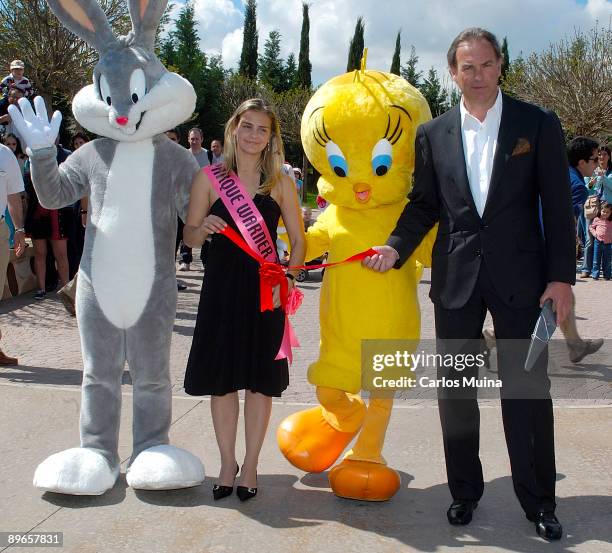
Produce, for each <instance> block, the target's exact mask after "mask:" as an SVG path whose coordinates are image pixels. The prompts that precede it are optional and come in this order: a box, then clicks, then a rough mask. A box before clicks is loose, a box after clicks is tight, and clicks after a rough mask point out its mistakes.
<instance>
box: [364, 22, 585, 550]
mask: <svg viewBox="0 0 612 553" xmlns="http://www.w3.org/2000/svg"><path fill="white" fill-rule="evenodd" d="M501 63H502V61H501V52H500V48H499V44H498V42H497V40H496V38H495V37H494V36H493V35H492V34H491V33H489V32H488V31H485V30H483V29H466V30H465V31H463V32H462V33H460V34H459V36H458V37H457V38H456V39H455V40H454V41H453V43H452V45H451V47H450V49H449V52H448V64H449V69H450V72H451V75H452V78H453V80H454V81H455V83H456V84H457V85H458V87H459V88H460V89H461V91H462V101H461V102H460V104H459V105H458V106H456V107H455V108H453V109H452V110H450V111H448V112H447V113H445V114H443V115H441V116H440V117H437V118H436V119H434V120H433V121H429V122H428V123H425V124H424V125H422V126H421V127H419V129H418V131H417V135H416V161H415V172H414V179H415V180H414V187H413V189H412V191H411V193H410V196H409V200H410V202H409V203H408V204H407V206H406V208H405V209H404V212H403V213H402V215H401V216H400V218H399V220H398V222H397V226H396V228H395V230H394V231H393V233H392V234H391V236H390V237H389V240H388V241H387V244H386V245H385V246H379V247H377V248H375V249H376V250H377V252H378V253H377V254H376V255H373V256H372V257H371V258H367V259H366V260H364V265H365V266H367V267H369V268H371V269H373V270H377V271H386V270H389V269H390V268H391V267H393V266H395V267H398V266H401V264H402V263H404V262H405V261H406V259H408V257H409V256H410V255H411V254H412V252H413V251H414V250H415V248H416V247H417V246H418V245H419V243H420V242H421V240H422V239H423V237H424V236H425V235H426V233H427V232H428V231H429V230H430V229H431V228H432V227H433V226H434V225H435V224H436V223H439V228H438V236H437V239H436V242H435V245H434V248H433V256H432V257H433V262H432V270H431V291H430V298H431V299H432V301H433V302H434V307H435V321H436V336H437V338H438V347H439V348H442V349H443V350H444V353H468V352H471V353H474V352H478V351H479V347H480V337H481V332H482V326H483V323H484V319H485V315H486V312H487V310H488V311H489V312H490V313H491V316H492V318H493V324H494V327H495V335H496V336H497V339H498V340H499V342H498V368H499V376H500V379H501V380H502V383H503V385H502V389H501V398H502V400H501V403H502V416H503V422H504V431H505V435H506V443H507V446H508V452H509V456H510V464H511V468H512V481H513V484H514V490H515V492H516V495H517V497H518V499H519V501H520V503H521V506H522V507H523V509H524V511H525V514H526V515H527V518H528V519H529V520H531V521H533V522H535V525H536V530H537V532H538V534H539V535H541V536H542V537H544V538H546V539H559V538H560V537H561V535H562V528H561V525H560V524H559V521H558V520H557V518H556V516H555V512H554V511H555V477H556V470H555V452H554V424H553V411H552V401H551V398H550V393H549V390H550V381H549V379H548V377H547V374H546V364H547V356H546V355H542V356H541V357H540V359H539V362H538V363H537V365H536V367H535V368H534V369H533V370H532V371H531V373H526V372H525V371H524V370H523V364H524V361H525V358H526V353H527V348H528V344H529V338H530V336H531V333H532V331H533V328H534V326H535V323H536V320H537V318H538V315H539V312H540V306H541V305H542V304H543V302H544V301H545V300H547V299H552V301H553V306H554V307H553V308H554V310H555V311H556V316H557V322H558V323H560V322H561V321H563V320H565V318H566V317H567V314H568V313H569V310H570V307H571V301H572V300H571V285H572V284H574V282H575V261H574V253H575V252H574V247H575V239H574V224H573V214H572V203H571V197H570V193H569V190H570V188H569V182H568V165H567V159H566V154H565V146H564V139H563V133H562V130H561V126H560V124H559V120H558V119H557V117H556V116H555V114H554V113H552V112H550V111H547V110H544V109H541V108H539V107H536V106H534V105H531V104H527V103H524V102H520V101H517V100H514V99H512V98H510V97H508V96H506V95H504V94H502V93H501V91H500V90H499V87H498V82H499V78H500V75H501ZM540 205H541V215H540ZM476 374H477V369H474V370H470V369H466V370H464V371H463V372H460V371H458V370H455V369H454V368H452V367H451V368H445V367H439V368H438V378H439V379H441V378H442V377H446V378H448V379H458V380H460V379H461V377H463V376H468V377H469V376H472V375H476ZM438 405H439V411H440V420H441V423H442V435H443V441H444V453H445V457H446V469H447V475H448V483H449V488H450V491H451V495H452V497H453V503H452V504H451V506H450V508H449V509H448V512H447V516H448V520H449V522H450V523H451V524H468V523H469V522H470V521H471V519H472V512H473V511H474V509H475V508H476V506H477V504H478V501H479V499H480V497H481V496H482V492H483V489H484V482H483V475H482V467H481V464H480V459H479V455H478V449H479V425H480V413H479V410H478V403H477V398H476V389H475V388H465V387H462V388H458V389H456V388H439V389H438Z"/></svg>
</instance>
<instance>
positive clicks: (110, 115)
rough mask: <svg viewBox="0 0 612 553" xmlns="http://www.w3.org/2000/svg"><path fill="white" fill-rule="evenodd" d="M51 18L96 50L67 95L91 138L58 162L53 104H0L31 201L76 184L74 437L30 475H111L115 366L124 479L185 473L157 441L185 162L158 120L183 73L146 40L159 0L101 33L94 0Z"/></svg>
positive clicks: (191, 168)
mask: <svg viewBox="0 0 612 553" xmlns="http://www.w3.org/2000/svg"><path fill="white" fill-rule="evenodd" d="M47 1H48V4H49V6H50V7H51V8H52V10H53V11H54V12H55V14H56V15H57V17H58V19H59V20H60V21H61V22H62V23H63V24H64V25H65V26H66V27H67V28H68V29H70V30H71V31H72V32H74V33H75V34H77V35H78V36H80V37H81V38H83V39H84V40H86V41H87V42H88V43H89V44H90V45H91V46H93V47H94V48H95V49H96V50H97V51H98V52H99V54H100V60H99V62H98V64H97V65H96V67H95V69H94V75H93V80H94V83H93V84H92V85H89V86H86V87H85V88H83V89H82V90H81V91H79V92H78V93H77V95H76V96H75V97H74V100H73V104H72V106H73V112H74V116H75V118H76V120H77V121H78V122H79V123H80V124H81V125H82V126H83V127H85V128H86V129H88V130H89V131H91V132H93V133H96V134H98V135H100V136H102V137H104V138H99V139H97V140H94V141H92V142H89V143H87V144H85V145H84V146H82V147H81V148H79V149H78V150H77V151H76V152H74V153H73V154H72V155H71V156H70V157H69V158H68V160H67V161H66V162H64V163H63V164H62V165H61V167H59V168H58V166H57V163H56V160H55V155H56V153H55V146H54V140H55V137H56V136H57V132H58V129H59V124H60V121H61V115H60V114H59V113H58V112H56V113H55V114H54V115H53V118H52V119H51V122H50V123H49V122H48V119H47V114H46V108H45V105H44V101H43V100H42V99H41V98H37V99H36V102H35V107H36V112H37V113H36V115H35V114H34V113H33V111H32V108H31V107H30V105H29V104H28V103H27V101H26V102H23V103H21V104H19V105H20V108H21V111H22V113H20V112H19V110H17V109H16V108H13V109H12V110H11V116H12V118H13V120H14V121H15V123H16V124H17V126H18V128H19V130H20V132H21V134H22V135H23V136H24V138H25V139H26V142H27V143H28V145H29V154H30V156H31V163H32V180H33V182H34V186H35V188H36V191H37V194H38V197H39V198H40V202H41V204H43V205H44V206H46V207H47V208H53V209H54V208H59V207H63V206H66V205H70V204H72V203H74V202H76V201H77V200H78V199H79V198H81V197H83V196H89V198H90V202H89V206H90V207H89V214H88V221H87V231H86V236H85V249H84V251H83V257H82V260H81V266H80V271H79V283H78V290H77V295H76V310H77V318H78V323H79V331H80V335H81V344H82V350H83V364H84V371H83V389H82V405H81V420H80V433H81V447H79V448H73V449H68V450H66V451H62V452H60V453H56V454H54V455H51V456H50V457H48V458H47V459H46V460H45V461H43V462H42V463H41V464H40V465H39V466H38V468H37V469H36V473H35V475H34V485H35V486H36V487H37V488H40V489H42V490H49V491H53V492H59V493H65V494H75V495H99V494H102V493H104V492H105V491H107V490H108V489H110V488H112V487H113V485H114V484H115V481H116V480H117V477H118V475H119V462H120V461H119V456H118V452H117V445H118V444H117V442H118V437H119V421H120V414H121V379H122V374H123V371H124V366H125V362H126V361H127V363H128V365H129V369H130V373H131V376H132V381H133V391H134V394H133V397H134V399H133V403H134V412H133V415H134V420H133V452H132V457H131V461H130V465H129V468H128V472H127V482H128V484H129V485H130V486H132V487H134V488H139V489H157V490H159V489H174V488H184V487H189V486H195V485H197V484H200V483H201V482H202V481H203V479H204V468H203V466H202V464H201V462H200V460H199V459H198V458H197V457H196V456H194V455H193V454H191V453H189V452H187V451H185V450H183V449H180V448H177V447H173V446H171V445H168V431H169V428H170V423H171V409H172V400H171V384H170V370H169V359H170V339H171V336H172V327H173V324H174V316H175V312H176V294H177V288H176V274H175V266H174V256H173V252H174V242H175V237H176V215H177V211H178V213H179V215H180V216H181V217H184V215H185V212H186V208H187V204H188V201H189V192H190V188H191V182H192V179H193V177H194V175H195V174H196V172H197V171H198V164H197V163H196V161H195V159H194V158H193V156H192V155H191V153H190V152H189V150H187V149H185V148H182V147H181V146H179V145H178V144H175V143H174V142H172V141H171V140H169V139H168V138H167V137H166V136H165V135H164V134H163V133H164V131H166V130H168V129H171V128H173V127H175V126H176V125H178V124H180V123H181V122H183V121H185V120H186V119H187V118H188V117H189V116H190V115H191V113H192V112H193V109H194V107H195V92H194V90H193V87H192V86H191V84H190V83H189V82H188V81H186V80H185V79H183V78H182V77H180V76H179V75H176V74H175V73H170V72H168V71H167V70H166V69H165V68H164V66H163V65H162V64H161V62H160V61H159V60H158V59H157V58H156V56H155V53H154V41H155V31H156V29H157V26H158V24H159V20H160V17H161V16H162V14H163V12H164V9H165V7H166V4H167V0H130V2H129V11H130V16H131V19H132V24H133V29H132V31H131V32H130V33H129V34H128V35H127V36H124V37H118V38H117V37H115V36H114V34H113V32H112V30H111V28H110V26H109V24H108V21H107V19H106V16H105V14H104V12H103V11H102V9H101V7H100V6H99V5H98V3H97V2H96V1H95V0H47Z"/></svg>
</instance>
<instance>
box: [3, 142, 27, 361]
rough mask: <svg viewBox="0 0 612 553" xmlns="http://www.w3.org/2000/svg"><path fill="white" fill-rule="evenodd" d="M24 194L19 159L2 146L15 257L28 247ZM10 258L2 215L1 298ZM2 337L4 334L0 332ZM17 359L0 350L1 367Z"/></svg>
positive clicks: (4, 178) (5, 200)
mask: <svg viewBox="0 0 612 553" xmlns="http://www.w3.org/2000/svg"><path fill="white" fill-rule="evenodd" d="M22 192H23V178H22V177H21V169H20V168H19V164H18V163H17V158H16V157H15V155H14V154H13V152H12V150H11V149H10V148H7V147H6V146H4V145H3V144H0V213H2V214H3V213H4V211H5V209H6V207H7V206H8V210H9V213H10V214H11V219H12V220H13V223H14V225H15V239H14V240H15V255H16V256H17V257H20V256H21V255H22V254H23V252H24V250H25V247H26V243H25V231H24V229H23V209H22V207H21V193H22ZM9 257H10V250H9V229H8V226H7V224H6V221H5V220H4V215H0V298H1V297H2V294H3V292H4V284H5V282H6V269H7V267H8V263H9ZM0 337H2V332H1V331H0ZM16 364H17V359H15V358H14V357H9V356H8V355H6V354H5V353H4V352H3V351H2V350H1V349H0V366H1V365H16Z"/></svg>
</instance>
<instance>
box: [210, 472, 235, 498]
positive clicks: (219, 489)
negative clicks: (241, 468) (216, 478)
mask: <svg viewBox="0 0 612 553" xmlns="http://www.w3.org/2000/svg"><path fill="white" fill-rule="evenodd" d="M236 474H238V463H236ZM233 491H234V486H221V485H220V484H215V485H214V486H213V499H214V500H215V501H218V500H219V499H223V498H224V497H227V496H228V495H232V492H233Z"/></svg>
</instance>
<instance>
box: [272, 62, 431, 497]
mask: <svg viewBox="0 0 612 553" xmlns="http://www.w3.org/2000/svg"><path fill="white" fill-rule="evenodd" d="M429 119H431V114H430V111H429V106H428V105H427V101H426V100H425V98H424V97H423V96H422V95H421V94H420V93H419V92H418V91H417V90H416V89H415V88H414V87H412V86H411V85H410V84H409V83H408V82H407V81H405V80H404V79H402V78H401V77H398V76H396V75H393V74H390V73H383V72H380V71H372V70H366V69H365V61H362V68H361V70H358V71H354V72H351V73H346V74H344V75H340V76H337V77H334V78H333V79H331V80H330V81H328V82H327V83H326V84H325V85H323V86H322V87H321V88H319V90H318V91H317V92H316V93H315V94H314V96H313V97H312V98H311V100H310V102H309V103H308V105H307V106H306V109H305V111H304V115H303V117H302V128H301V135H302V143H303V146H304V149H305V151H306V154H307V156H308V158H309V159H310V161H311V163H312V164H313V165H314V167H315V168H316V169H317V171H319V172H320V174H321V178H320V179H319V181H318V188H319V193H320V194H321V196H323V197H324V198H325V199H326V200H327V201H328V202H329V203H330V205H329V207H328V208H327V209H326V211H324V212H323V213H322V214H321V215H320V216H319V218H318V219H317V222H316V223H315V224H314V226H313V227H311V228H310V229H309V230H308V233H307V245H308V249H307V255H306V259H313V258H316V257H319V256H321V255H322V254H323V253H324V252H328V254H329V255H328V262H330V263H331V262H335V261H340V260H343V259H346V258H347V257H350V256H352V255H354V254H356V253H358V252H361V251H364V250H367V249H368V248H369V247H371V246H373V245H376V244H384V243H385V241H386V240H387V238H388V236H389V234H390V233H391V231H392V230H393V229H394V227H395V224H396V222H397V219H398V217H399V215H400V213H401V212H402V210H403V208H404V206H405V205H406V203H407V199H406V195H407V193H408V190H409V188H410V185H411V178H412V172H413V169H414V138H415V133H416V129H417V127H418V126H419V125H420V124H421V123H424V122H425V121H427V120H429ZM434 233H435V230H432V232H431V233H430V234H429V235H428V237H426V238H425V240H423V242H422V243H421V245H420V246H419V248H418V249H417V251H416V252H415V253H414V254H413V256H412V258H411V259H409V260H408V261H407V262H406V263H405V264H404V265H403V266H402V268H401V269H399V270H392V271H390V272H388V273H385V274H381V273H376V272H374V271H370V270H368V269H365V268H363V267H362V266H361V264H360V263H347V264H343V265H340V266H337V267H333V268H330V269H329V270H328V271H326V273H325V278H324V279H323V285H322V287H321V299H320V326H321V345H320V355H319V359H318V360H317V361H315V362H314V363H313V364H312V365H311V366H310V367H309V370H308V379H309V381H310V383H311V384H313V385H315V386H316V387H317V398H318V400H319V402H320V406H318V407H315V408H313V409H308V410H306V411H301V412H298V413H295V414H293V415H291V416H289V417H288V418H286V419H285V420H284V421H283V422H282V423H281V425H280V427H279V429H278V432H277V440H278V444H279V447H280V449H281V451H282V453H283V455H285V457H286V458H287V459H288V460H289V461H290V462H291V463H292V464H293V465H295V466H296V467H298V468H300V469H301V470H304V471H306V472H322V471H324V470H326V469H328V468H329V467H330V466H331V465H333V464H334V462H335V461H336V460H337V459H338V457H339V456H340V454H341V453H342V452H343V451H344V449H345V448H346V446H347V445H348V444H349V443H350V442H351V441H352V440H353V438H354V437H355V436H357V440H356V442H355V444H354V445H353V448H352V449H350V450H349V451H348V452H347V453H346V454H345V456H344V459H343V461H342V462H341V463H339V464H338V465H337V466H335V467H334V468H333V469H332V470H331V472H330V474H329V480H330V484H331V487H332V490H333V492H334V493H335V494H336V495H338V496H340V497H346V498H351V499H360V500H367V501H385V500H387V499H389V498H391V497H392V496H393V495H394V494H395V493H396V492H397V490H398V489H399V486H400V477H399V474H398V473H397V472H396V471H395V470H393V469H391V468H389V467H387V464H386V461H385V459H384V458H383V457H382V453H381V452H382V448H383V444H384V439H385V433H386V430H387V425H388V422H389V417H390V415H391V410H392V407H393V393H390V394H387V396H386V397H381V395H380V394H377V395H376V397H374V396H371V397H370V400H369V402H368V405H367V406H366V404H365V402H364V401H363V400H362V399H361V397H360V390H361V389H362V381H361V380H362V379H361V342H362V340H365V339H395V340H402V339H412V340H418V338H419V336H420V312H419V304H418V299H417V283H418V280H419V278H420V275H421V271H422V265H421V264H423V265H430V263H431V248H432V245H433V240H434V238H435V234H434Z"/></svg>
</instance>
